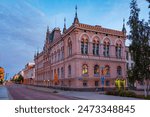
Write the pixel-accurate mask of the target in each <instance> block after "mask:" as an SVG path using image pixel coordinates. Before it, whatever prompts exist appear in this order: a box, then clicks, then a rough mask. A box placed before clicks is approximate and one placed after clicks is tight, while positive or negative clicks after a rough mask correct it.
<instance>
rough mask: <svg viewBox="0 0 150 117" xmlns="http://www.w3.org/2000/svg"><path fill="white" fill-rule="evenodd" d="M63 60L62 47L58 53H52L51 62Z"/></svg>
mask: <svg viewBox="0 0 150 117" xmlns="http://www.w3.org/2000/svg"><path fill="white" fill-rule="evenodd" d="M63 59H64V48H63V47H62V49H61V50H59V51H57V52H56V51H55V52H54V53H52V56H51V62H52V63H53V62H56V61H60V60H63Z"/></svg>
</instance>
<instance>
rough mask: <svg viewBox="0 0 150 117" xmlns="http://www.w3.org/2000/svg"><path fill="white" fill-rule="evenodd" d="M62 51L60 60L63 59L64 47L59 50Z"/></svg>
mask: <svg viewBox="0 0 150 117" xmlns="http://www.w3.org/2000/svg"><path fill="white" fill-rule="evenodd" d="M61 51H62V59H64V47H62V48H61Z"/></svg>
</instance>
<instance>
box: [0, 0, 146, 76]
mask: <svg viewBox="0 0 150 117" xmlns="http://www.w3.org/2000/svg"><path fill="white" fill-rule="evenodd" d="M130 1H131V0H0V66H1V67H4V69H5V73H7V77H8V78H10V77H12V76H13V75H14V74H16V73H18V72H19V71H20V70H22V69H23V68H24V67H25V65H26V64H27V63H28V62H33V61H34V60H33V59H34V54H35V52H36V51H37V50H39V51H41V50H42V48H43V45H44V41H45V33H46V30H47V29H46V28H47V26H49V27H50V30H52V29H53V28H54V27H60V29H61V30H62V28H63V25H64V17H65V18H66V24H67V28H68V27H70V26H71V24H72V23H73V19H74V16H75V6H76V5H77V6H78V18H79V22H81V23H84V24H90V25H101V26H102V27H106V28H110V29H115V30H121V29H122V25H123V18H125V20H126V21H128V18H129V15H130V8H129V6H130ZM138 6H139V8H140V9H141V11H140V19H144V20H146V21H147V20H148V12H149V10H148V3H147V2H146V0H138ZM126 28H127V31H128V32H129V27H128V26H126ZM126 44H127V45H128V44H129V43H128V42H126Z"/></svg>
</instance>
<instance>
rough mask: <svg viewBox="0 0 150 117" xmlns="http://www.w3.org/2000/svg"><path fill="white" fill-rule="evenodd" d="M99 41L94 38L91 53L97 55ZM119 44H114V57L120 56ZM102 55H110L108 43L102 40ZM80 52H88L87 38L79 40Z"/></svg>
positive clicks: (120, 47)
mask: <svg viewBox="0 0 150 117" xmlns="http://www.w3.org/2000/svg"><path fill="white" fill-rule="evenodd" d="M99 47H100V44H99V41H96V40H94V41H93V55H99ZM121 49H122V46H121V44H116V57H117V58H121ZM103 50H104V51H103V55H104V56H105V57H109V56H110V43H109V42H104V44H103ZM81 53H82V54H88V39H82V40H81Z"/></svg>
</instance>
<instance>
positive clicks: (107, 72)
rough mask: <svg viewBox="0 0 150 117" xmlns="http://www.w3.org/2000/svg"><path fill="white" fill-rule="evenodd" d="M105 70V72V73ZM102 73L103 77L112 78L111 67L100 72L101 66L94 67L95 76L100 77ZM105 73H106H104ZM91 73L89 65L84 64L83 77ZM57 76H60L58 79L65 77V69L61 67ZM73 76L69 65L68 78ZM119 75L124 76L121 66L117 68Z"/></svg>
mask: <svg viewBox="0 0 150 117" xmlns="http://www.w3.org/2000/svg"><path fill="white" fill-rule="evenodd" d="M104 69H105V71H104ZM100 71H101V75H106V76H110V66H109V65H106V66H105V67H104V68H103V69H101V70H100V66H99V65H95V66H94V76H99V75H100ZM104 72H105V73H104ZM54 73H56V69H55V70H54ZM88 73H89V70H88V65H87V64H84V65H82V75H83V76H87V75H88ZM57 74H58V78H60V77H64V69H63V67H61V69H59V68H58V69H57ZM71 74H72V69H71V65H68V76H71ZM117 75H118V76H119V75H122V68H121V66H118V67H117Z"/></svg>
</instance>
